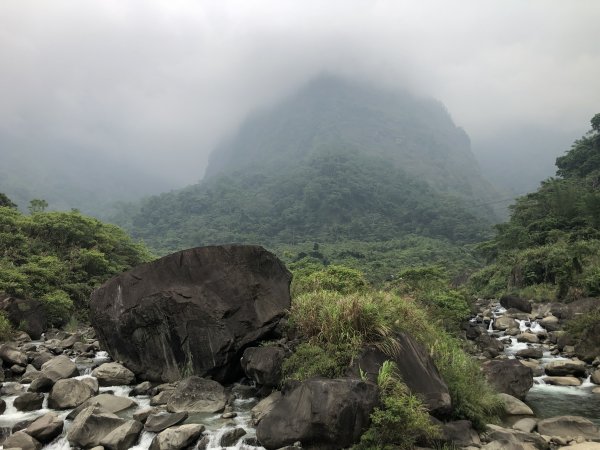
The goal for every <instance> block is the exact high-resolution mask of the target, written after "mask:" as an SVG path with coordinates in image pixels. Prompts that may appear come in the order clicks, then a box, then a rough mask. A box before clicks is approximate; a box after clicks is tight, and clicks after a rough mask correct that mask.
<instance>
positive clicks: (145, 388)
mask: <svg viewBox="0 0 600 450" xmlns="http://www.w3.org/2000/svg"><path fill="white" fill-rule="evenodd" d="M151 389H152V383H150V382H149V381H144V382H142V383H140V384H138V385H137V386H136V387H134V388H133V389H132V390H131V392H129V396H130V397H136V396H138V395H150V390H151Z"/></svg>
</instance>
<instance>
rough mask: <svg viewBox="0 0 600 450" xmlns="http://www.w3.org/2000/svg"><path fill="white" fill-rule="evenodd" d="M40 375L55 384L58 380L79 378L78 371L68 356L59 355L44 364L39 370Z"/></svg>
mask: <svg viewBox="0 0 600 450" xmlns="http://www.w3.org/2000/svg"><path fill="white" fill-rule="evenodd" d="M41 371H42V373H43V374H44V375H45V376H47V377H48V378H50V379H51V380H52V381H54V382H55V383H56V382H57V381H58V380H64V379H66V378H73V377H76V376H79V370H77V366H76V365H75V363H74V362H73V361H71V360H70V359H69V357H68V356H65V355H60V356H56V357H55V358H52V359H51V360H50V361H47V362H45V363H44V364H43V365H42V368H41Z"/></svg>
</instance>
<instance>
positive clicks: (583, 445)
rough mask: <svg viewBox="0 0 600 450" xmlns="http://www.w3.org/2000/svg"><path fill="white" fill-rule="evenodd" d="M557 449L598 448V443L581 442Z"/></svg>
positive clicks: (592, 449) (599, 447) (591, 449)
mask: <svg viewBox="0 0 600 450" xmlns="http://www.w3.org/2000/svg"><path fill="white" fill-rule="evenodd" d="M559 450H600V443H598V442H581V443H579V444H573V445H569V446H568V447H559Z"/></svg>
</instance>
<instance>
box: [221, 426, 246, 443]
mask: <svg viewBox="0 0 600 450" xmlns="http://www.w3.org/2000/svg"><path fill="white" fill-rule="evenodd" d="M245 435H246V430H244V429H243V428H241V427H237V428H232V429H231V430H227V431H225V432H224V433H223V435H222V436H221V440H220V441H219V445H220V446H221V447H233V446H235V443H236V442H237V441H239V440H240V439H241V438H242V436H245Z"/></svg>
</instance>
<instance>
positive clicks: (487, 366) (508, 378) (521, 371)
mask: <svg viewBox="0 0 600 450" xmlns="http://www.w3.org/2000/svg"><path fill="white" fill-rule="evenodd" d="M482 368H483V372H484V373H485V375H486V378H487V380H488V382H489V383H490V384H491V385H492V386H493V387H495V388H496V390H497V391H498V392H503V393H505V394H509V395H512V396H513V397H516V398H518V399H519V400H523V399H524V398H525V396H526V395H527V392H528V391H529V389H531V387H532V386H533V372H532V370H531V368H530V367H527V366H525V365H523V364H521V362H520V361H518V360H516V359H506V360H493V361H487V362H486V363H484V364H483V365H482Z"/></svg>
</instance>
